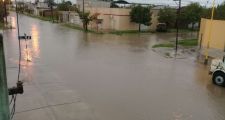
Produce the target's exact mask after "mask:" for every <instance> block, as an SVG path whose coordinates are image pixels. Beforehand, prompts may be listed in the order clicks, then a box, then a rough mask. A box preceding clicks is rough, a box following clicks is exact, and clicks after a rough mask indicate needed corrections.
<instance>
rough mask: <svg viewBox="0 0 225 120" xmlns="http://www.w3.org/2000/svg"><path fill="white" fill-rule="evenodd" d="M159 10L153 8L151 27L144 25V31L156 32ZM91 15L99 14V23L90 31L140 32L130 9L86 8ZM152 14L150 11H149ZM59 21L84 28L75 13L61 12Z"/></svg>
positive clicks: (90, 25) (91, 27) (94, 24)
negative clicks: (132, 19)
mask: <svg viewBox="0 0 225 120" xmlns="http://www.w3.org/2000/svg"><path fill="white" fill-rule="evenodd" d="M159 10H160V9H158V8H153V9H152V10H151V12H152V20H151V23H152V24H151V26H145V25H142V26H141V29H142V30H152V31H155V30H156V27H157V24H158V13H159ZM85 11H89V12H90V13H91V14H95V13H98V14H99V16H98V19H97V21H93V22H91V23H90V24H89V28H90V29H94V30H102V31H123V30H138V24H137V23H133V22H130V11H131V9H128V8H106V7H102V8H101V7H100V8H99V7H89V8H85ZM149 12H150V11H149ZM59 21H61V22H66V23H72V24H76V25H78V26H80V27H82V21H81V20H80V18H79V16H78V14H77V13H75V12H69V11H61V12H60V15H59Z"/></svg>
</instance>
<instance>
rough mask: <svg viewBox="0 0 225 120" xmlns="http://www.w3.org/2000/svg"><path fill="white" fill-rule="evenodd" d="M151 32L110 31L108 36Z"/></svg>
mask: <svg viewBox="0 0 225 120" xmlns="http://www.w3.org/2000/svg"><path fill="white" fill-rule="evenodd" d="M150 32H151V31H149V30H147V31H140V32H139V31H138V30H121V31H112V32H109V33H110V34H116V35H122V34H138V33H150Z"/></svg>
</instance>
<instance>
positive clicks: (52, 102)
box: [4, 14, 225, 120]
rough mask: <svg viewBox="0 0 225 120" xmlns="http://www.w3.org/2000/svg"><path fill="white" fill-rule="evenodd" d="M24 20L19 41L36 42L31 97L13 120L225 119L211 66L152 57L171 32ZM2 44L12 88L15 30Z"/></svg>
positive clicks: (29, 69)
mask: <svg viewBox="0 0 225 120" xmlns="http://www.w3.org/2000/svg"><path fill="white" fill-rule="evenodd" d="M12 16H14V19H13V21H15V15H14V14H12ZM19 18H20V26H21V34H23V33H26V34H27V35H32V37H33V38H32V40H31V41H29V42H28V46H29V47H28V48H29V49H25V47H24V46H25V43H24V42H22V48H23V51H22V53H23V61H22V77H21V80H22V81H23V82H24V87H25V88H24V91H25V93H24V94H23V95H18V99H17V104H16V114H15V118H14V119H15V120H40V119H41V120H224V119H225V114H224V113H225V88H222V87H218V86H215V85H213V84H212V82H211V76H209V75H208V68H207V67H206V66H204V65H202V64H199V63H198V62H196V61H195V60H192V59H168V58H165V57H163V56H161V55H159V54H157V53H155V52H154V51H152V46H153V45H154V44H157V43H160V42H161V41H166V40H174V38H175V35H174V34H173V33H168V34H153V33H145V34H124V35H112V34H93V33H84V32H82V31H77V30H73V29H69V28H65V27H63V26H60V25H58V24H52V23H50V22H44V21H40V20H37V19H34V18H29V17H27V16H23V15H20V16H19ZM4 37H5V38H6V39H5V41H4V42H5V51H6V62H7V75H8V82H9V86H12V85H15V82H16V77H17V76H16V75H17V70H18V69H17V63H18V40H17V31H16V29H13V30H7V31H4ZM183 37H189V34H185V35H183ZM27 51H28V52H29V55H27V54H26V53H27ZM27 59H29V60H30V61H31V62H27V61H26V60H27Z"/></svg>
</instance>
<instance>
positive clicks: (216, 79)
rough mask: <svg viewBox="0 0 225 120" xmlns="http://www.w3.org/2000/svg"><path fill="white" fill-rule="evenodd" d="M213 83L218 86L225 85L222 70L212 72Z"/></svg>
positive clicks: (224, 75) (224, 76) (224, 74)
mask: <svg viewBox="0 0 225 120" xmlns="http://www.w3.org/2000/svg"><path fill="white" fill-rule="evenodd" d="M212 80H213V83H214V84H216V85H218V86H225V73H224V72H222V71H216V72H215V73H213V78H212Z"/></svg>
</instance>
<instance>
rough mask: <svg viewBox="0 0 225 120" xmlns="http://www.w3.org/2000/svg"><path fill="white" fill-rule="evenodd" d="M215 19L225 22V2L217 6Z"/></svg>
mask: <svg viewBox="0 0 225 120" xmlns="http://www.w3.org/2000/svg"><path fill="white" fill-rule="evenodd" d="M215 19H217V20H225V2H223V3H222V4H220V5H218V6H217V8H216V10H215Z"/></svg>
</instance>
